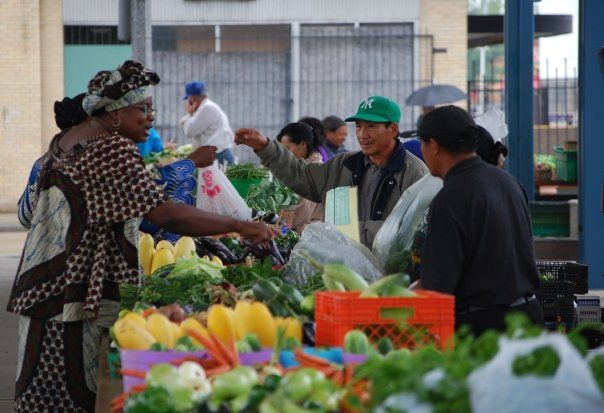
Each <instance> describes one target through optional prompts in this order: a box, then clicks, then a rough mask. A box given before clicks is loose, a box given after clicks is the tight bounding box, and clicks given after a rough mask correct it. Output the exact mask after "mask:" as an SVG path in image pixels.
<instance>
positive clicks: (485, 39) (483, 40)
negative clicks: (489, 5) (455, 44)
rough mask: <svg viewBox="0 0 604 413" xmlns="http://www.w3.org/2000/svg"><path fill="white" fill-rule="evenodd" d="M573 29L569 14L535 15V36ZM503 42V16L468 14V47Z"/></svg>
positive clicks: (560, 32) (568, 31)
mask: <svg viewBox="0 0 604 413" xmlns="http://www.w3.org/2000/svg"><path fill="white" fill-rule="evenodd" d="M572 31H573V16H572V15H570V14H537V15H535V38H538V37H549V36H557V35H560V34H568V33H572ZM494 44H503V16H501V15H488V16H475V15H469V16H468V48H471V47H479V46H490V45H494Z"/></svg>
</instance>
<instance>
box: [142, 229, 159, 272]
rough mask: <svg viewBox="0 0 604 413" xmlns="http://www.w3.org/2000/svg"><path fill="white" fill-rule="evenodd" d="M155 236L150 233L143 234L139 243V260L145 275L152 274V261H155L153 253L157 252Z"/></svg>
mask: <svg viewBox="0 0 604 413" xmlns="http://www.w3.org/2000/svg"><path fill="white" fill-rule="evenodd" d="M153 245H154V241H153V237H152V236H151V235H149V234H142V235H141V237H140V241H139V243H138V262H139V264H140V266H141V267H142V268H143V272H144V273H145V275H150V274H151V263H152V261H153V254H155V247H154V246H153Z"/></svg>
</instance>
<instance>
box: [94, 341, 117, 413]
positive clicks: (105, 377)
mask: <svg viewBox="0 0 604 413" xmlns="http://www.w3.org/2000/svg"><path fill="white" fill-rule="evenodd" d="M108 348H109V337H108V336H104V337H103V339H102V340H101V351H100V354H99V357H100V360H99V383H98V388H97V395H96V406H95V412H96V413H110V411H111V400H112V399H113V398H114V397H116V396H118V395H120V394H121V393H122V390H123V384H122V379H121V378H120V379H112V378H110V376H109V362H108V359H107V349H108Z"/></svg>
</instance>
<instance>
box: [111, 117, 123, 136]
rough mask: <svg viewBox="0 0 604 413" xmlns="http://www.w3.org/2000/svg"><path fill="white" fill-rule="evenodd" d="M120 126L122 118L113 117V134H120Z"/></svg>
mask: <svg viewBox="0 0 604 413" xmlns="http://www.w3.org/2000/svg"><path fill="white" fill-rule="evenodd" d="M120 126H122V120H121V119H120V118H119V117H116V118H113V119H112V120H111V133H112V134H113V136H117V135H119V134H120Z"/></svg>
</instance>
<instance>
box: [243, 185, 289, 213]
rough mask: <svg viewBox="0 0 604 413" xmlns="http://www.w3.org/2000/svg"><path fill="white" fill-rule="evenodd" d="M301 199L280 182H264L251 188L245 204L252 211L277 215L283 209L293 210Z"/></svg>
mask: <svg viewBox="0 0 604 413" xmlns="http://www.w3.org/2000/svg"><path fill="white" fill-rule="evenodd" d="M299 199H300V197H299V196H298V195H297V194H296V193H295V192H294V191H292V190H291V189H289V188H288V187H286V186H285V185H283V184H282V183H281V182H279V180H277V179H273V180H272V181H268V180H266V181H262V182H260V184H258V185H252V186H250V190H249V192H248V194H247V198H246V199H245V202H246V203H247V204H248V206H249V207H250V208H252V209H255V210H257V211H264V212H274V213H277V212H279V211H280V210H282V209H287V208H291V207H292V206H295V205H296V204H297V203H298V200H299Z"/></svg>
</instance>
